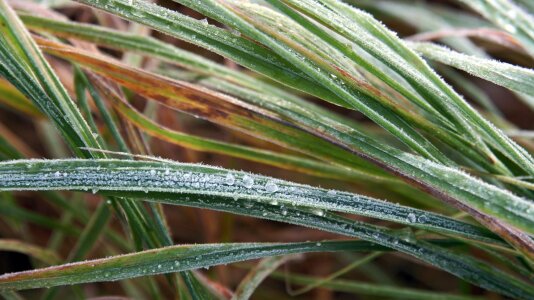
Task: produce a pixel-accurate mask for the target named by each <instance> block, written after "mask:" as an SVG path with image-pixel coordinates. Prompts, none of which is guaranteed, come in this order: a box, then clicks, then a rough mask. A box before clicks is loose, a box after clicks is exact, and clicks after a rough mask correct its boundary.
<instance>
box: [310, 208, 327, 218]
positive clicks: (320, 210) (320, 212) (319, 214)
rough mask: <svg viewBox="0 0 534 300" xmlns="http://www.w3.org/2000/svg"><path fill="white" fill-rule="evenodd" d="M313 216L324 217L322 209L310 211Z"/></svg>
mask: <svg viewBox="0 0 534 300" xmlns="http://www.w3.org/2000/svg"><path fill="white" fill-rule="evenodd" d="M312 212H313V213H314V214H315V215H318V216H319V217H322V216H324V211H323V210H322V209H314V210H313V211H312Z"/></svg>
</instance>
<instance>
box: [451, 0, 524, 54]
mask: <svg viewBox="0 0 534 300" xmlns="http://www.w3.org/2000/svg"><path fill="white" fill-rule="evenodd" d="M459 1H460V2H462V3H463V4H465V5H467V6H469V7H470V8H472V9H473V10H475V11H476V12H478V13H479V14H481V15H482V16H484V17H485V18H486V19H488V20H489V21H491V22H492V23H493V24H495V25H496V26H499V27H500V28H502V29H504V30H505V31H507V32H508V33H510V34H512V35H514V36H515V37H517V39H518V40H519V41H521V43H522V44H523V45H524V48H525V50H527V52H528V53H529V54H530V55H531V56H534V17H533V16H532V15H531V14H529V13H528V12H527V11H525V10H523V9H522V8H521V7H519V6H517V5H515V3H514V2H512V1H506V0H492V1H488V0H459Z"/></svg>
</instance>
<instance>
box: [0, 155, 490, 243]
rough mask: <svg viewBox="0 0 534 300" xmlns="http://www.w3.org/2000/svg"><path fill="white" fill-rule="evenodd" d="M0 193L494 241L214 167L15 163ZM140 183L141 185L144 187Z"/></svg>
mask: <svg viewBox="0 0 534 300" xmlns="http://www.w3.org/2000/svg"><path fill="white" fill-rule="evenodd" d="M0 178H1V179H2V181H1V182H0V190H4V191H9V190H63V189H66V190H92V191H94V192H97V191H105V190H111V191H120V190H122V191H141V192H147V193H148V192H165V193H167V192H168V193H177V194H180V193H198V194H199V195H204V196H208V195H210V196H220V197H225V198H229V199H233V198H246V199H250V200H252V201H260V202H262V203H275V204H278V203H280V204H283V205H284V206H288V207H289V206H302V207H307V208H309V209H315V210H319V211H323V210H327V211H338V212H345V213H351V214H357V215H363V216H368V217H372V218H378V219H382V220H388V221H393V222H398V223H401V224H406V225H410V226H414V227H418V228H421V229H428V230H433V231H434V230H435V231H437V232H443V233H449V234H454V235H461V236H465V237H466V238H473V239H475V240H480V241H485V242H490V243H491V242H494V243H495V242H496V243H498V240H496V239H495V236H494V235H493V234H491V233H489V232H488V231H486V230H484V229H482V228H480V227H476V226H473V225H469V224H467V223H463V222H460V221H456V220H454V219H449V218H447V217H444V216H441V215H438V214H434V213H430V212H426V211H422V210H418V209H414V208H409V207H406V206H400V205H396V204H391V203H388V202H385V201H380V200H376V199H373V198H370V197H366V196H361V195H355V194H351V193H346V192H341V191H334V190H330V191H328V190H325V189H319V188H313V187H310V186H306V185H299V184H294V183H290V182H287V181H283V180H279V179H274V178H269V177H265V176H258V175H252V174H249V173H246V172H238V171H227V170H224V169H220V168H217V167H208V166H201V165H194V164H179V163H173V162H172V163H171V162H170V161H165V162H144V161H128V160H118V159H110V160H78V159H70V160H19V161H9V162H3V163H0ZM145 183H146V184H145Z"/></svg>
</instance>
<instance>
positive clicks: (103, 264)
mask: <svg viewBox="0 0 534 300" xmlns="http://www.w3.org/2000/svg"><path fill="white" fill-rule="evenodd" d="M377 248H378V249H382V248H383V247H380V246H376V245H374V244H372V243H369V242H364V241H334V242H328V241H327V242H323V243H321V245H317V243H314V242H308V243H288V244H283V243H226V244H201V245H179V246H170V247H165V248H158V249H153V250H147V251H142V252H136V253H132V254H126V255H120V256H113V257H109V258H102V259H96V260H89V261H84V262H77V263H71V264H67V265H59V266H54V267H48V268H44V269H37V270H33V271H26V272H19V273H13V274H5V275H2V276H0V290H1V291H6V290H24V289H32V288H41V287H52V286H58V285H66V284H80V283H88V282H105V281H115V280H122V279H128V278H135V277H141V276H148V275H156V274H165V273H174V272H179V271H187V270H194V269H200V268H206V267H211V266H215V265H222V264H228V263H234V262H239V261H244V260H251V259H257V258H263V257H269V256H279V255H287V254H294V253H306V252H337V251H357V252H360V251H372V250H375V249H377Z"/></svg>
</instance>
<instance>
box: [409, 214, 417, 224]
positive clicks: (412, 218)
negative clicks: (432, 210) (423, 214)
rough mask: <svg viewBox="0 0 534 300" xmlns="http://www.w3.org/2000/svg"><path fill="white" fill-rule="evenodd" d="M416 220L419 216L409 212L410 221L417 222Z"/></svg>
mask: <svg viewBox="0 0 534 300" xmlns="http://www.w3.org/2000/svg"><path fill="white" fill-rule="evenodd" d="M415 221H417V217H416V216H415V214H414V213H409V214H408V222H410V223H415Z"/></svg>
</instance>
